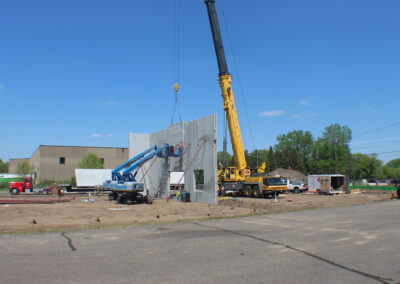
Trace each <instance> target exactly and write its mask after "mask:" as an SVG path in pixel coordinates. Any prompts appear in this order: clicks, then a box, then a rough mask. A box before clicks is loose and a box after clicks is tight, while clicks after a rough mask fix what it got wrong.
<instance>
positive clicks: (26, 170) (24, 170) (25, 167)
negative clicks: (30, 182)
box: [17, 161, 34, 175]
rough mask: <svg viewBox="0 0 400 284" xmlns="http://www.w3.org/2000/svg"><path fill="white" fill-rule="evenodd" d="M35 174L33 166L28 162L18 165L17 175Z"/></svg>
mask: <svg viewBox="0 0 400 284" xmlns="http://www.w3.org/2000/svg"><path fill="white" fill-rule="evenodd" d="M33 172H34V169H33V166H32V165H31V164H29V163H28V162H26V161H25V162H22V163H18V165H17V174H19V175H28V174H32V173H33Z"/></svg>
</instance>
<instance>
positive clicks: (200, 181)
mask: <svg viewBox="0 0 400 284" xmlns="http://www.w3.org/2000/svg"><path fill="white" fill-rule="evenodd" d="M194 181H195V184H196V190H204V170H203V169H198V170H194Z"/></svg>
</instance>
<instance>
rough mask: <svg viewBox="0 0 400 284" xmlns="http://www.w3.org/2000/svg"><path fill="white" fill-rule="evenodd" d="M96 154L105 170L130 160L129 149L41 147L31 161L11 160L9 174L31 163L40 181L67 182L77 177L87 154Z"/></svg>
mask: <svg viewBox="0 0 400 284" xmlns="http://www.w3.org/2000/svg"><path fill="white" fill-rule="evenodd" d="M89 153H93V154H96V155H97V156H98V157H99V158H101V159H103V161H104V168H105V169H113V168H116V167H117V166H119V165H121V164H122V163H124V162H126V161H127V160H128V158H129V151H128V148H114V147H82V146H50V145H40V146H39V147H38V148H37V149H36V151H35V152H34V153H33V155H32V157H31V158H29V159H10V162H9V173H16V168H17V165H18V163H20V162H24V161H29V163H30V164H31V165H33V168H34V171H35V172H36V173H37V177H38V180H39V181H43V180H55V181H66V180H70V179H71V178H72V177H74V176H75V169H76V168H79V166H78V164H79V162H81V161H82V158H83V157H85V156H86V155H87V154H89Z"/></svg>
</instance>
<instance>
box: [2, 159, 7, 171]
mask: <svg viewBox="0 0 400 284" xmlns="http://www.w3.org/2000/svg"><path fill="white" fill-rule="evenodd" d="M0 173H2V174H4V173H8V162H7V163H4V162H3V160H2V159H0Z"/></svg>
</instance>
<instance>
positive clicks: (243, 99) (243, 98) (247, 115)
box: [219, 0, 256, 150]
mask: <svg viewBox="0 0 400 284" xmlns="http://www.w3.org/2000/svg"><path fill="white" fill-rule="evenodd" d="M219 3H221V4H220V5H221V10H222V19H223V22H224V26H225V30H226V35H227V38H228V42H229V47H230V50H231V54H232V58H233V65H234V69H235V70H236V75H237V81H238V85H239V94H240V96H241V99H242V102H243V106H244V111H245V114H246V118H247V123H248V125H249V131H250V136H251V140H252V143H253V148H254V150H256V146H255V143H254V136H253V130H252V127H251V123H250V119H249V114H248V111H247V105H246V100H245V97H244V95H243V87H242V83H241V81H240V76H239V68H238V65H237V62H236V57H235V53H234V51H233V45H232V41H231V37H230V33H229V28H228V24H227V20H226V17H225V13H224V7H223V4H222V0H220V1H219ZM236 108H237V106H236ZM243 140H244V141H243V142H244V144H245V148H247V144H246V139H245V137H244V135H243Z"/></svg>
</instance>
